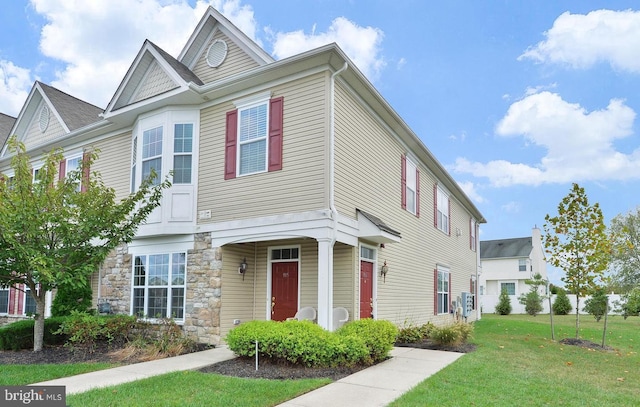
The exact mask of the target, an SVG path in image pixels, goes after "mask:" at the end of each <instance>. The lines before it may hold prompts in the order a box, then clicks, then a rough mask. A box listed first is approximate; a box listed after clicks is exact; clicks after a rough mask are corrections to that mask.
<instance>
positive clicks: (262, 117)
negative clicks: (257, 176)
mask: <svg viewBox="0 0 640 407" xmlns="http://www.w3.org/2000/svg"><path fill="white" fill-rule="evenodd" d="M267 117H268V105H267V102H266V101H265V102H263V103H260V104H258V105H255V106H249V107H246V108H242V109H238V119H239V120H238V175H247V174H253V173H256V172H264V171H266V168H267Z"/></svg>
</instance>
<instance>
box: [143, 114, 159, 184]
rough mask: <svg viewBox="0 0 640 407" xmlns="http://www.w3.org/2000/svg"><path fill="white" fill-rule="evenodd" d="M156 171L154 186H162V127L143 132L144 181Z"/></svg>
mask: <svg viewBox="0 0 640 407" xmlns="http://www.w3.org/2000/svg"><path fill="white" fill-rule="evenodd" d="M152 169H153V170H155V174H156V177H155V178H154V180H153V185H158V184H160V179H161V178H162V126H160V127H155V128H153V129H148V130H145V131H143V132H142V179H146V178H147V177H149V175H150V174H151V170H152Z"/></svg>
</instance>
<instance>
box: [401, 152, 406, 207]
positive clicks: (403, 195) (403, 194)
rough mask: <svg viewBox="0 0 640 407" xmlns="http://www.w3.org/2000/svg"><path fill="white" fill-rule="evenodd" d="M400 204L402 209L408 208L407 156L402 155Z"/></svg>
mask: <svg viewBox="0 0 640 407" xmlns="http://www.w3.org/2000/svg"><path fill="white" fill-rule="evenodd" d="M400 164H401V166H400V188H401V191H400V205H401V206H402V209H407V157H406V156H405V155H404V154H402V155H401V156H400Z"/></svg>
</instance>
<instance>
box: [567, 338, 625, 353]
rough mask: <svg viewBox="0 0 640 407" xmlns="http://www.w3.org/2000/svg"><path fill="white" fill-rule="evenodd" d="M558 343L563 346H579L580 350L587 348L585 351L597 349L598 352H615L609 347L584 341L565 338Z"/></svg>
mask: <svg viewBox="0 0 640 407" xmlns="http://www.w3.org/2000/svg"><path fill="white" fill-rule="evenodd" d="M560 343H562V344H564V345H572V346H579V347H581V348H587V349H598V350H608V351H612V350H615V349H613V348H612V347H610V346H602V345H600V344H597V343H594V342H591V341H587V340H584V339H576V338H565V339H562V340H561V341H560Z"/></svg>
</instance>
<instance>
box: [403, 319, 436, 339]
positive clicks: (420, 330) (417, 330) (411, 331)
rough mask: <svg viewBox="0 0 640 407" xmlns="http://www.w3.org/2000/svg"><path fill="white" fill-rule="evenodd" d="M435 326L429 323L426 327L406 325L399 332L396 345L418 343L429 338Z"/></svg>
mask: <svg viewBox="0 0 640 407" xmlns="http://www.w3.org/2000/svg"><path fill="white" fill-rule="evenodd" d="M433 326H434V325H433V324H432V323H431V322H427V323H426V324H424V325H413V324H409V325H405V326H404V327H402V328H400V329H399V330H398V335H397V336H396V343H416V342H420V341H423V340H425V339H427V338H429V335H430V334H431V330H432V329H433Z"/></svg>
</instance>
